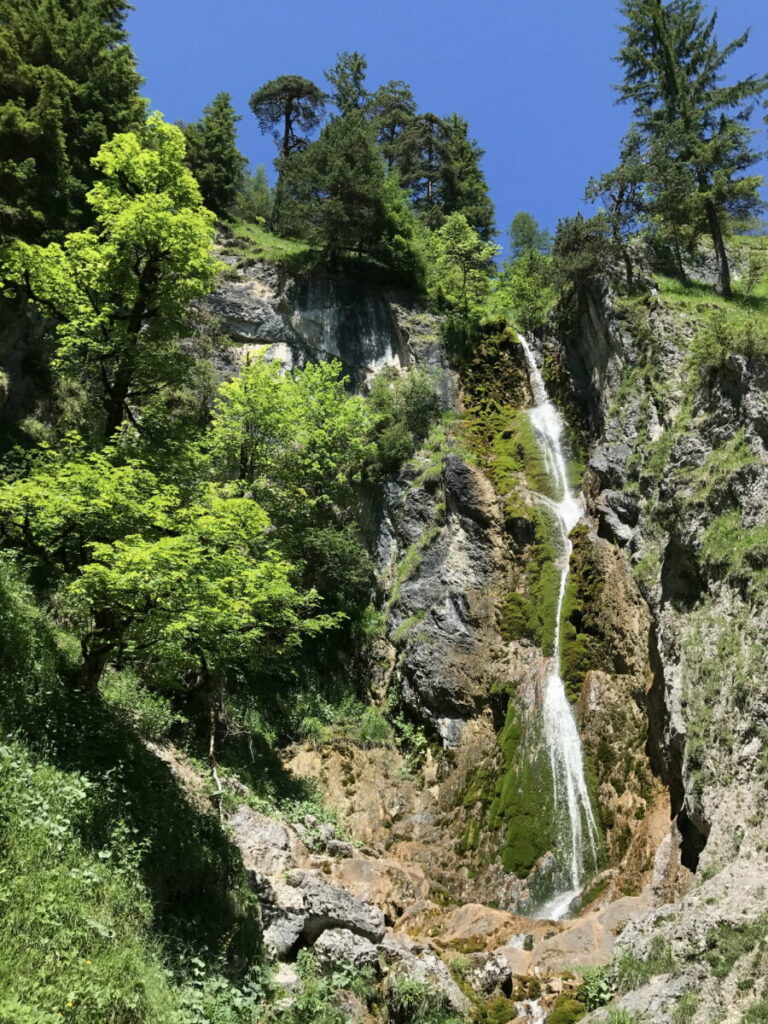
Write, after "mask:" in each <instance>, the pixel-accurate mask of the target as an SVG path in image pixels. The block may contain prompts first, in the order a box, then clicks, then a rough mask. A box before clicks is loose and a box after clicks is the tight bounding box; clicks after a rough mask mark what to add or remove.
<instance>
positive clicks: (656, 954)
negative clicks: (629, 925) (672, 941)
mask: <svg viewBox="0 0 768 1024" xmlns="http://www.w3.org/2000/svg"><path fill="white" fill-rule="evenodd" d="M675 964H676V961H675V958H674V955H673V953H672V947H671V946H670V945H669V943H668V942H667V941H666V939H664V938H663V937H662V936H661V935H655V936H654V937H653V938H652V939H651V944H650V947H649V949H648V953H647V955H646V956H645V957H639V956H638V955H637V954H636V953H635V952H634V951H633V950H631V949H628V948H627V947H624V948H622V950H621V952H620V953H619V954H618V955H617V956H616V957H615V959H614V961H613V966H614V969H615V972H616V988H617V991H618V992H622V993H623V992H632V991H634V989H636V988H640V986H641V985H645V984H646V982H648V981H650V980H651V978H654V977H656V975H657V974H669V973H670V972H671V971H673V970H674V968H675Z"/></svg>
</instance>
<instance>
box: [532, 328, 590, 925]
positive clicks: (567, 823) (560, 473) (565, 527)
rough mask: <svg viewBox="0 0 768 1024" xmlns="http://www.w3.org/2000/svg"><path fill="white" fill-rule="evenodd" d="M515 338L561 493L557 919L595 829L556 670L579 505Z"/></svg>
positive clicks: (550, 728) (549, 706)
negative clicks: (570, 537)
mask: <svg viewBox="0 0 768 1024" xmlns="http://www.w3.org/2000/svg"><path fill="white" fill-rule="evenodd" d="M520 344H521V345H522V346H523V352H524V353H525V358H526V361H527V363H528V372H529V376H530V381H531V390H532V391H533V401H534V406H533V408H532V409H530V410H529V413H528V415H529V417H530V420H531V425H532V426H533V429H534V433H535V435H536V442H537V444H538V446H539V448H540V450H541V453H542V455H543V457H544V464H545V467H546V470H547V474H548V476H549V478H550V480H551V481H552V484H553V489H554V493H555V494H556V495H560V498H559V500H556V501H552V500H551V499H547V498H544V500H545V501H546V503H547V505H548V506H549V507H550V508H551V509H552V512H553V513H554V516H555V520H556V523H557V526H558V531H559V533H560V550H561V555H560V560H559V562H560V564H559V569H560V587H559V590H558V597H557V608H556V611H555V634H554V643H553V651H552V661H551V663H550V668H549V671H548V673H547V679H546V683H545V687H544V695H543V708H542V710H543V718H544V741H545V743H546V746H547V752H548V754H549V763H550V767H551V769H552V786H553V798H554V810H555V821H556V835H557V840H556V844H557V845H556V849H555V850H554V851H553V852H554V854H555V857H556V859H557V860H558V862H559V864H558V868H559V870H558V876H557V878H556V883H557V885H558V888H559V891H557V892H556V894H555V895H554V896H553V897H552V898H551V899H550V900H549V901H548V902H547V903H545V904H544V905H543V906H541V907H539V908H538V915H539V916H540V917H544V918H552V919H558V918H560V917H563V915H564V914H566V913H567V912H568V908H569V906H570V904H571V902H572V901H573V899H574V898H575V897H576V896H578V894H579V893H580V892H581V889H582V886H583V884H584V880H585V871H586V865H585V859H586V856H587V855H588V857H589V866H590V867H591V868H592V869H593V870H594V869H595V868H596V866H597V835H598V833H597V826H596V824H595V818H594V814H593V812H592V805H591V803H590V799H589V792H588V790H587V783H586V779H585V778H584V762H583V757H582V751H581V740H580V738H579V732H578V729H577V728H576V720H575V719H574V716H573V711H572V710H571V705H570V703H569V701H568V698H567V696H566V693H565V686H564V684H563V680H562V678H561V676H560V646H561V619H562V614H563V602H564V601H565V591H566V587H567V585H568V573H569V569H570V558H571V551H572V548H573V545H572V544H571V542H570V540H569V538H568V534H569V533H570V532H571V530H572V529H573V527H574V526H575V525H576V524H577V523H578V521H579V519H580V517H581V505H580V503H579V501H577V500H576V499H575V498H574V497H573V495H572V494H571V489H570V487H569V486H568V472H567V469H566V464H565V459H564V458H563V450H562V447H561V444H560V437H561V434H562V422H561V420H560V416H559V414H558V412H557V409H556V408H555V407H554V405H553V404H552V402H550V400H549V398H548V396H547V390H546V387H545V385H544V379H543V377H542V376H541V371H540V370H539V368H538V366H537V365H536V360H535V359H534V357H533V353H532V352H531V350H530V348H529V346H528V343H527V342H526V340H525V338H523V337H520ZM542 497H543V496H542Z"/></svg>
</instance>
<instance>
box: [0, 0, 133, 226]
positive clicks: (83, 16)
mask: <svg viewBox="0 0 768 1024" xmlns="http://www.w3.org/2000/svg"><path fill="white" fill-rule="evenodd" d="M129 9H130V8H129V6H128V4H127V3H123V2H121V0H82V2H81V3H77V4H75V5H73V4H70V3H67V2H65V0H53V2H50V3H46V4H44V5H43V4H40V3H39V0H2V3H0V52H2V60H0V96H2V99H3V107H2V116H1V117H0V152H2V158H0V195H2V197H3V198H2V204H0V238H2V239H9V238H20V239H23V240H25V241H27V242H40V241H52V240H57V239H60V238H61V236H62V235H63V234H64V232H66V231H73V230H77V229H79V228H82V227H85V226H86V224H87V223H88V222H89V221H90V219H91V214H90V213H89V212H88V210H86V209H85V208H84V199H85V194H86V192H87V191H88V190H89V188H91V187H92V185H93V183H94V180H95V178H96V171H95V169H94V168H93V167H92V165H91V159H92V157H94V156H95V155H96V153H97V152H98V150H99V148H100V147H101V146H102V145H103V144H104V143H106V142H107V141H108V140H109V139H110V138H111V137H112V136H113V135H114V134H115V133H116V132H124V131H128V130H131V129H133V128H136V127H138V126H139V125H140V124H141V123H142V121H143V120H144V104H143V102H142V101H141V100H140V99H139V97H138V87H139V84H140V81H141V79H140V78H139V75H138V74H137V71H136V61H135V58H134V55H133V52H132V51H131V49H130V47H129V46H128V45H127V42H126V40H127V33H126V31H125V29H124V21H125V18H126V15H127V13H128V11H129Z"/></svg>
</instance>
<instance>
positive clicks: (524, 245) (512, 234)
mask: <svg viewBox="0 0 768 1024" xmlns="http://www.w3.org/2000/svg"><path fill="white" fill-rule="evenodd" d="M509 241H510V256H511V258H512V259H513V260H517V259H520V257H521V256H522V255H523V254H524V253H526V252H536V253H548V252H549V251H550V250H551V248H552V236H551V235H550V233H549V232H548V231H546V230H545V229H544V228H542V227H541V225H540V224H539V222H538V221H537V220H536V218H535V217H534V216H533V214H531V213H528V212H527V211H526V210H521V211H520V212H519V213H516V214H515V216H514V217H513V218H512V223H511V224H510V225H509Z"/></svg>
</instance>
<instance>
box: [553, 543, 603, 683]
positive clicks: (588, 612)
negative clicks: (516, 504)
mask: <svg viewBox="0 0 768 1024" xmlns="http://www.w3.org/2000/svg"><path fill="white" fill-rule="evenodd" d="M571 542H572V544H573V553H572V555H571V571H570V575H569V577H568V586H567V588H566V592H565V601H564V603H563V623H562V641H561V652H562V653H561V661H560V674H561V675H562V677H563V682H564V683H565V688H566V692H567V694H568V698H569V700H571V701H575V700H578V697H579V694H580V693H581V687H582V684H583V682H584V676H585V675H586V674H587V672H588V671H589V670H590V669H600V670H602V671H606V672H610V671H611V669H612V663H611V658H610V652H609V650H608V645H607V643H606V641H605V639H604V637H603V633H602V621H601V616H600V613H599V600H600V598H601V596H602V592H603V587H604V586H605V581H604V579H603V576H602V573H601V570H600V567H599V565H598V564H597V562H596V560H595V558H594V553H593V547H592V544H591V542H590V540H589V536H588V530H587V527H586V526H577V527H576V529H575V530H574V531H573V533H572V534H571Z"/></svg>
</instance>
